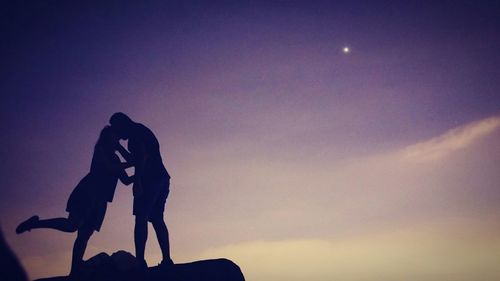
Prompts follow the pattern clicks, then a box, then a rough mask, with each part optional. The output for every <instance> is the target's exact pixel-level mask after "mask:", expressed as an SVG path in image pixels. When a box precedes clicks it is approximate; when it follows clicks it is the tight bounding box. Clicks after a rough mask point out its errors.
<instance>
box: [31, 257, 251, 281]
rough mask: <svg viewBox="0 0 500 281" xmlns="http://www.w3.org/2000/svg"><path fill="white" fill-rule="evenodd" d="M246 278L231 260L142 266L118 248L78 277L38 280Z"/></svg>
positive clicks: (206, 280) (223, 280)
mask: <svg viewBox="0 0 500 281" xmlns="http://www.w3.org/2000/svg"><path fill="white" fill-rule="evenodd" d="M63 280H81V281H87V280H88V281H91V280H92V281H112V280H113V281H160V280H162V281H244V280H245V278H244V276H243V273H242V272H241V270H240V268H239V267H238V265H236V264H235V263H234V262H232V261H230V260H228V259H213V260H201V261H195V262H190V263H182V264H174V265H172V266H167V267H161V266H155V267H149V268H147V269H141V268H140V267H139V265H138V264H137V262H136V260H135V257H134V256H133V255H131V254H130V253H128V252H125V251H119V252H116V253H114V254H113V255H111V256H109V255H108V254H106V253H100V254H98V255H96V256H94V257H92V258H91V259H89V260H87V261H86V262H85V265H84V267H83V270H82V271H81V273H80V274H78V276H74V278H73V276H72V278H70V277H67V276H60V277H51V278H44V279H38V281H63Z"/></svg>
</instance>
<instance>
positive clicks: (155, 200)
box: [16, 112, 173, 275]
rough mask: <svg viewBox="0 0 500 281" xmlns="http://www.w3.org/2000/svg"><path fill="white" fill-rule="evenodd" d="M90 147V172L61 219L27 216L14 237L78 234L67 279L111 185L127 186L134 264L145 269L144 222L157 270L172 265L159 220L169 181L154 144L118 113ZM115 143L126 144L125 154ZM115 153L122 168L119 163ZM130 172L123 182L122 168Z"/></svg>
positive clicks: (143, 128) (96, 227) (78, 261)
mask: <svg viewBox="0 0 500 281" xmlns="http://www.w3.org/2000/svg"><path fill="white" fill-rule="evenodd" d="M109 123H110V124H111V126H106V127H104V129H102V131H101V133H100V135H99V139H98V140H97V143H96V144H95V148H94V154H93V156H92V163H91V165H90V172H89V173H88V174H87V175H86V176H85V177H84V178H83V179H82V180H81V181H80V182H79V183H78V185H77V186H76V187H75V189H74V190H73V192H72V193H71V195H70V196H69V199H68V203H67V206H66V211H67V212H68V213H69V214H68V217H67V218H53V219H40V218H39V217H38V216H33V217H31V218H29V219H28V220H26V221H24V222H22V223H21V224H20V225H19V226H18V227H17V228H16V232H17V233H18V234H20V233H23V232H26V231H30V230H32V229H36V228H50V229H56V230H59V231H64V232H76V231H77V232H78V234H77V237H76V240H75V243H74V245H73V255H72V260H71V271H70V275H75V274H77V273H78V272H79V271H80V270H81V265H82V264H83V255H84V253H85V249H86V247H87V242H88V241H89V239H90V236H92V234H93V233H94V231H99V230H100V228H101V225H102V222H103V220H104V215H105V214H106V207H107V204H108V202H111V201H112V200H113V196H114V193H115V189H116V184H117V183H118V180H120V181H121V182H122V183H123V184H125V185H130V184H131V183H133V194H134V206H133V209H134V210H133V214H134V215H135V228H134V242H135V254H136V258H137V260H138V262H139V264H140V266H141V267H142V268H144V269H145V268H147V264H146V261H145V259H144V250H145V247H146V240H147V236H148V221H149V222H151V223H152V224H153V227H154V230H155V232H156V237H157V238H158V242H159V245H160V248H161V252H162V255H163V260H162V262H161V264H160V266H169V265H172V264H173V262H172V259H171V258H170V245H169V238H168V230H167V226H166V224H165V221H164V219H163V212H164V210H165V202H166V200H167V196H168V193H169V185H170V175H169V174H168V172H167V170H166V169H165V166H164V165H163V162H162V158H161V154H160V146H159V143H158V140H157V139H156V137H155V136H154V134H153V133H152V132H151V130H150V129H148V128H147V127H146V126H144V125H142V124H140V123H136V122H134V121H132V120H131V119H130V118H129V117H128V116H127V115H125V114H124V113H121V112H118V113H115V114H113V115H112V116H111V118H110V120H109ZM119 139H124V140H126V139H128V147H127V148H128V151H127V150H126V149H125V148H124V147H123V146H121V145H120V143H119ZM116 152H118V153H120V155H122V156H123V158H124V159H125V160H126V162H124V163H123V162H121V161H120V158H119V157H118V155H117V154H116ZM132 166H133V167H134V168H135V174H134V175H133V176H130V177H129V176H128V175H127V173H126V172H125V169H126V168H129V167H132Z"/></svg>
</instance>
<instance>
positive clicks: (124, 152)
mask: <svg viewBox="0 0 500 281" xmlns="http://www.w3.org/2000/svg"><path fill="white" fill-rule="evenodd" d="M116 150H118V153H120V155H121V156H122V157H123V159H125V161H127V162H128V163H131V165H130V167H131V166H134V157H133V156H132V154H130V152H128V150H126V149H125V148H124V147H123V146H122V145H121V144H119V143H118V145H117V146H116ZM127 168H128V167H127Z"/></svg>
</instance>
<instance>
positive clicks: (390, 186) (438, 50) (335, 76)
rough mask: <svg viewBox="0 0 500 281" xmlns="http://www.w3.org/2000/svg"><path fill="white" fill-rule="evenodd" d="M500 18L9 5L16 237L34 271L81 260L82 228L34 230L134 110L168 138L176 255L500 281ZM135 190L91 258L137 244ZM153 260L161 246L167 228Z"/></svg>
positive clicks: (477, 6) (334, 6) (318, 280)
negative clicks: (22, 226) (76, 245)
mask: <svg viewBox="0 0 500 281" xmlns="http://www.w3.org/2000/svg"><path fill="white" fill-rule="evenodd" d="M499 12H500V4H499V3H496V2H494V1H330V2H323V1H301V2H297V1H265V2H264V1H252V2H245V1H225V2H221V1H215V2H212V1H211V2H208V1H178V2H173V1H145V3H137V2H136V3H132V2H128V1H106V3H97V2H92V1H85V2H76V1H71V2H69V1H63V2H60V1H31V2H30V1H18V2H16V3H15V4H14V3H11V4H2V8H1V9H0V13H1V16H0V18H1V21H2V24H1V27H0V28H1V33H2V40H1V42H0V48H1V50H2V52H1V53H2V55H1V56H2V64H1V67H0V71H1V75H2V83H1V84H0V90H1V94H2V102H1V103H0V108H1V120H3V125H2V132H3V133H2V137H1V138H0V142H1V145H0V147H1V150H0V153H1V159H2V161H1V162H0V171H1V173H2V174H1V177H0V181H1V182H0V186H1V187H0V190H1V193H2V196H1V199H0V225H1V227H2V229H3V232H4V233H5V235H6V239H7V241H8V242H9V243H10V245H11V247H12V248H13V250H14V251H15V252H16V253H17V255H18V256H19V258H20V260H21V262H22V263H23V265H24V266H25V268H26V270H27V272H28V274H29V275H30V277H31V278H32V279H35V278H40V277H49V276H55V275H62V274H67V273H68V271H69V266H70V256H71V248H72V243H73V241H74V239H75V237H76V235H75V234H68V233H60V232H56V231H51V230H33V231H31V232H28V233H26V234H22V235H16V234H15V233H14V229H15V227H16V226H17V225H18V224H19V223H20V222H21V221H23V220H25V219H26V218H28V217H30V216H32V215H34V214H36V215H39V216H40V217H41V218H49V217H61V216H66V215H67V213H66V212H65V206H66V201H67V198H68V196H69V194H70V193H71V191H72V189H73V188H74V187H75V186H76V184H77V183H78V181H79V180H80V179H81V178H82V177H83V176H84V175H85V174H86V173H87V172H88V170H89V167H90V161H91V157H92V150H93V145H94V144H95V141H96V140H97V137H98V133H99V131H100V130H101V129H102V127H103V126H105V125H106V124H107V123H108V120H109V117H110V116H111V115H112V114H113V113H114V112H117V111H122V112H125V113H127V114H128V115H129V116H130V117H131V118H132V119H133V120H135V121H137V122H141V123H143V124H145V125H146V126H148V127H149V128H151V129H152V130H153V132H154V133H155V134H156V136H157V137H158V140H159V142H160V146H161V153H162V156H163V160H164V163H165V165H166V167H167V169H168V170H169V172H170V174H171V176H172V180H171V192H170V195H169V198H168V200H167V204H166V212H165V219H166V222H167V225H168V227H169V231H170V241H171V249H172V257H173V259H174V261H175V262H177V263H183V262H190V261H194V260H199V259H209V258H218V257H226V258H229V259H231V260H233V261H235V262H236V263H237V264H238V265H239V266H240V267H241V269H242V271H243V273H244V274H245V277H246V280H249V281H266V280H273V281H281V280H297V281H298V280H311V281H324V280H352V281H372V280H373V281H378V280H386V281H391V280H420V281H437V280H439V281H448V280H449V281H459V280H482V281H483V280H484V281H490V280H491V281H493V280H498V279H500V269H499V267H498V261H499V260H500V185H499V183H500V166H499V163H500V145H499V144H500V93H499V91H500V80H499V79H498V77H500V67H499V65H500V53H499V52H498V50H499V49H500V17H498V14H499ZM345 47H348V48H349V50H350V51H349V52H348V53H345V52H343V49H344V48H345ZM123 144H124V145H126V143H123ZM129 173H133V170H129ZM132 198H133V197H132V193H131V190H130V188H129V187H125V186H123V185H121V184H120V185H119V186H118V188H117V192H116V195H115V198H114V200H113V202H112V203H111V204H110V205H109V207H108V212H107V214H106V218H105V220H104V224H103V227H102V229H101V231H100V232H98V233H95V234H94V236H93V237H92V238H91V240H90V242H89V246H88V249H87V252H86V255H85V258H90V257H92V256H93V255H95V254H97V253H99V252H103V251H104V252H107V253H113V252H115V251H118V250H126V251H129V252H131V253H133V252H134V251H133V249H134V246H133V225H134V224H133V220H134V218H133V216H132ZM150 230H152V229H150ZM146 259H147V261H148V264H149V265H150V266H152V265H155V264H157V263H159V262H160V260H161V253H160V250H159V247H158V245H157V242H156V240H155V236H154V234H153V231H151V232H150V236H149V240H148V245H147V249H146Z"/></svg>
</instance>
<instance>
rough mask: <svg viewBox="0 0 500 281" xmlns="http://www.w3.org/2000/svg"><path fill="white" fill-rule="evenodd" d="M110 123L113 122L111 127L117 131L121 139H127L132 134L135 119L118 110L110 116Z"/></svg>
mask: <svg viewBox="0 0 500 281" xmlns="http://www.w3.org/2000/svg"><path fill="white" fill-rule="evenodd" d="M109 124H111V128H112V129H113V131H115V132H116V135H117V136H118V137H119V138H120V139H122V140H126V139H128V138H129V136H130V131H131V129H132V125H133V124H134V121H132V119H130V117H128V116H127V115H125V113H123V112H116V113H115V114H113V115H111V118H109Z"/></svg>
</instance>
